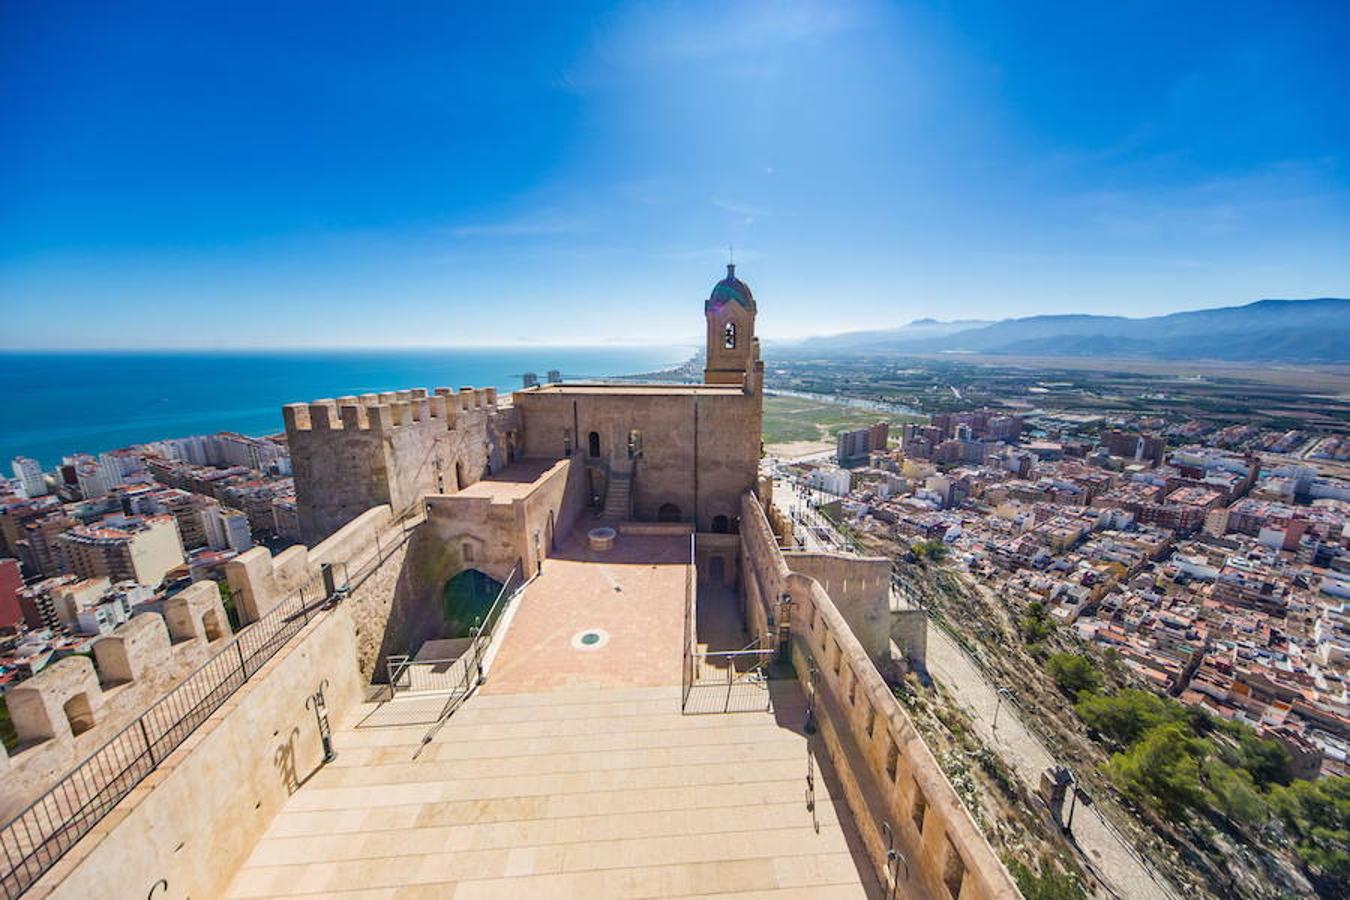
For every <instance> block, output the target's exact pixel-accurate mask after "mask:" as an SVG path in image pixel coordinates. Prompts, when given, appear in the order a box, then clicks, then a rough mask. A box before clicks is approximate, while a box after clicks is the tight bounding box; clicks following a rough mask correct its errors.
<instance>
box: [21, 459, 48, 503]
mask: <svg viewBox="0 0 1350 900" xmlns="http://www.w3.org/2000/svg"><path fill="white" fill-rule="evenodd" d="M13 468H14V477H15V478H16V479H17V480H18V482H19V491H20V492H21V493H22V494H23V496H25V497H41V496H42V495H43V494H45V493H47V479H46V478H45V477H44V476H43V474H42V466H41V464H40V463H38V461H37V460H35V459H30V458H28V457H27V456H16V457H15V458H14V463H13Z"/></svg>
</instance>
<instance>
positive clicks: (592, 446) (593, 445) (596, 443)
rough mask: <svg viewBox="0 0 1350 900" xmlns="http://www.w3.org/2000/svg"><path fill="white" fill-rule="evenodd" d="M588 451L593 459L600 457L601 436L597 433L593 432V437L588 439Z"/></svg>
mask: <svg viewBox="0 0 1350 900" xmlns="http://www.w3.org/2000/svg"><path fill="white" fill-rule="evenodd" d="M586 449H587V451H588V452H589V453H590V455H591V456H592V457H598V456H599V455H600V435H599V434H598V433H597V432H594V431H592V432H591V436H590V437H589V438H587V447H586Z"/></svg>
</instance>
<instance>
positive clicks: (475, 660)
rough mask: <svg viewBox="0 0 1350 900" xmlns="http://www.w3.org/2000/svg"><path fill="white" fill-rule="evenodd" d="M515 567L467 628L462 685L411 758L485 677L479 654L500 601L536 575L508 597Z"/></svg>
mask: <svg viewBox="0 0 1350 900" xmlns="http://www.w3.org/2000/svg"><path fill="white" fill-rule="evenodd" d="M519 570H520V565H519V564H517V565H515V566H513V567H512V569H511V571H510V573H509V574H507V576H506V581H504V582H502V588H501V590H499V591H498V592H497V598H496V599H495V600H493V601H492V606H490V607H488V611H487V613H486V614H485V615H484V616H483V617H482V618H481V619H479V620H478V623H475V624H474V626H473V628H472V629H470V631H471V633H472V634H471V636H472V637H473V642H472V643H470V644H469V649H468V650H467V651H465V653H464V655H463V656H461V657H460V659H465V664H464V681H463V687H462V688H461V689H460V690H458V691H456V692H455V693H454V694H453V695H452V696H451V697H450V699H449V700H447V701H446V704H445V706H444V707H443V708H442V709H441V712H440V714H439V715H438V716H437V717H436V721H435V722H433V723H432V725H431V727H430V728H428V729H427V733H426V734H424V735H423V736H422V742H421V743H420V744H418V745H417V749H416V750H414V751H413V755H412V758H413V759H417V757H418V756H419V755H420V754H421V753H422V750H423V749H424V748H425V747H426V745H427V744H430V743H431V742H432V740H433V739H434V738H435V737H436V734H437V732H439V731H440V730H441V727H442V726H443V725H445V723H446V722H447V721H449V719H450V717H451V716H453V715H454V714H455V711H456V710H458V709H459V708H460V707H461V706H462V705H464V702H465V701H466V700H468V699H469V695H470V694H472V693H473V692H474V689H475V688H477V687H478V685H480V684H482V683H483V682H484V681H485V680H486V675H485V673H484V672H483V655H484V653H485V652H486V651H487V649H488V647H490V646H491V644H492V637H493V631H494V630H495V629H496V627H497V622H498V621H499V620H500V618H501V614H502V611H503V610H504V609H505V607H504V606H503V605H502V600H503V599H504V598H505V599H507V602H510V600H511V599H513V598H515V596H516V595H517V594H519V593H520V592H521V591H523V590H524V589H525V588H526V586H528V585H529V584H530V582H532V581H534V579H535V578H537V577H538V576H537V575H532V576H530V577H529V578H527V579H526V580H525V581H524V582H522V583H521V584H520V586H519V587H517V588H516V589H515V590H514V591H512V592H511V594H510V597H507V593H506V589H507V588H508V587H510V586H511V581H512V580H513V579H514V578H515V577H516V573H517V572H518V571H519ZM466 657H467V659H466ZM470 663H472V668H470ZM470 672H472V673H473V677H472V678H470V677H469V673H470Z"/></svg>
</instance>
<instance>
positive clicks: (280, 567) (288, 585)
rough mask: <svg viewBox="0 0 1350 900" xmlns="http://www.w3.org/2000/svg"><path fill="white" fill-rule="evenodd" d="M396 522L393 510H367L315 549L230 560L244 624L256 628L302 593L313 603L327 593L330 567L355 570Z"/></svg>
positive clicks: (262, 550) (262, 551)
mask: <svg viewBox="0 0 1350 900" xmlns="http://www.w3.org/2000/svg"><path fill="white" fill-rule="evenodd" d="M391 522H392V515H391V512H390V508H389V506H388V505H381V506H376V507H374V508H372V509H367V510H363V511H362V512H361V514H360V515H358V516H355V517H354V518H352V519H351V520H350V521H349V522H347V524H345V525H343V526H342V527H341V528H339V529H338V530H337V531H336V532H334V533H333V534H331V535H329V536H328V538H327V539H325V540H324V541H322V542H321V543H319V544H317V545H315V546H314V547H313V548H308V547H305V546H302V545H298V544H297V545H296V546H294V547H287V548H286V549H285V550H283V551H282V552H281V553H278V554H277V555H276V556H273V555H272V552H271V551H270V550H268V549H267V548H266V547H253V548H252V549H250V550H247V551H245V552H244V553H242V554H240V555H239V556H238V557H236V558H235V559H232V560H230V561H229V562H228V563H226V564H225V580H226V582H227V583H228V584H229V587H230V592H231V593H232V594H233V595H234V597H235V602H236V604H237V607H238V610H239V616H240V619H241V621H243V622H245V623H248V622H256V621H257V620H259V619H261V618H262V617H263V616H265V615H267V614H268V613H269V612H271V611H272V610H273V609H275V608H276V606H277V604H278V603H280V602H281V601H282V600H285V599H286V598H287V597H290V596H291V595H292V594H295V593H296V592H297V591H300V590H302V589H303V590H304V591H305V594H306V596H307V597H318V596H319V595H320V594H321V592H322V591H323V577H322V573H323V566H324V564H325V563H328V564H333V565H338V566H341V565H343V564H346V565H347V566H348V568H349V569H350V568H351V566H352V565H353V563H354V561H355V560H356V559H357V557H358V556H360V555H361V553H362V552H364V551H366V550H368V549H369V548H370V547H371V545H372V544H376V543H377V541H378V537H377V535H379V534H380V533H382V532H384V531H386V530H388V529H389V528H391V527H392V526H391ZM339 574H341V573H340V572H339ZM340 581H341V578H339V582H340Z"/></svg>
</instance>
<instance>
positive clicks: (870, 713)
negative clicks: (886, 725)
mask: <svg viewBox="0 0 1350 900" xmlns="http://www.w3.org/2000/svg"><path fill="white" fill-rule="evenodd" d="M876 730H877V711H876V710H875V709H873V708H872V705H871V704H870V703H869V704H868V705H867V736H868V737H871V736H872V732H874V731H876Z"/></svg>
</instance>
